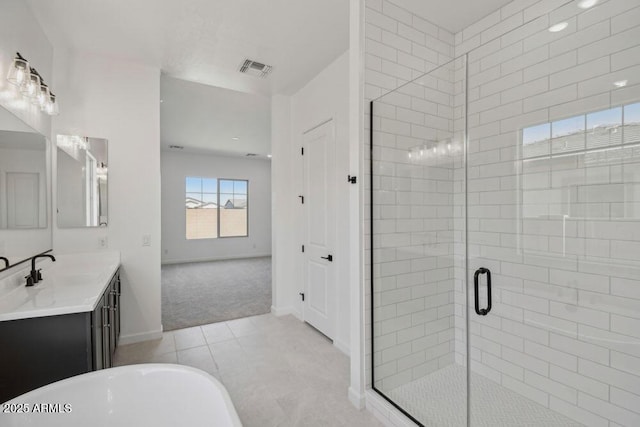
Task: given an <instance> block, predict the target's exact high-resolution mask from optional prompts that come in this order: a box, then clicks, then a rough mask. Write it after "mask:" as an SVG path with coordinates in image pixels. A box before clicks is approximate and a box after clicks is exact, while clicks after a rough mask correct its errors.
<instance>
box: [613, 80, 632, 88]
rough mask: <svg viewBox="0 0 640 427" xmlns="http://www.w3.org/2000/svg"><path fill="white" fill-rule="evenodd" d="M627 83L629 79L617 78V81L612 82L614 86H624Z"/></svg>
mask: <svg viewBox="0 0 640 427" xmlns="http://www.w3.org/2000/svg"><path fill="white" fill-rule="evenodd" d="M627 83H629V80H618V81H617V82H613V85H614V86H615V87H625V86H626V85H627Z"/></svg>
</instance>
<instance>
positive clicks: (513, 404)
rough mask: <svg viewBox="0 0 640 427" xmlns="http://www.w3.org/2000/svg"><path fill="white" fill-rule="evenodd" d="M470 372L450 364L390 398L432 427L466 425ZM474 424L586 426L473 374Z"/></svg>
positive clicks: (509, 426)
mask: <svg viewBox="0 0 640 427" xmlns="http://www.w3.org/2000/svg"><path fill="white" fill-rule="evenodd" d="M466 381H467V380H466V370H465V368H464V367H462V366H459V365H449V366H447V367H446V368H443V369H440V370H439V371H436V372H434V373H432V374H430V375H428V376H426V377H424V378H421V379H419V380H416V381H413V382H411V383H408V384H405V385H403V386H401V387H398V388H395V389H393V390H390V391H389V392H388V393H386V394H387V396H388V397H389V398H391V399H392V400H393V401H395V402H396V403H398V404H399V405H400V406H402V407H403V408H405V410H406V411H407V412H409V413H410V414H411V415H412V416H414V417H415V418H416V419H418V420H419V421H420V422H422V423H423V424H424V425H425V426H428V427H432V426H433V427H436V426H437V427H440V426H456V427H458V426H459V427H463V426H466V425H467V423H466V416H467V394H466V393H467V392H466ZM471 396H472V397H471V425H472V426H474V427H475V426H491V427H514V426H530V427H574V426H576V427H577V426H582V424H580V423H577V422H575V421H573V420H571V419H569V418H567V417H565V416H564V415H562V414H559V413H557V412H554V411H552V410H550V409H548V408H545V407H544V406H542V405H540V404H538V403H536V402H533V401H531V400H529V399H527V398H526V397H524V396H522V395H520V394H518V393H515V392H513V391H511V390H509V389H507V388H505V387H503V386H501V385H500V384H497V383H495V382H493V381H491V380H488V379H486V378H484V377H482V376H481V375H478V374H473V373H472V374H471Z"/></svg>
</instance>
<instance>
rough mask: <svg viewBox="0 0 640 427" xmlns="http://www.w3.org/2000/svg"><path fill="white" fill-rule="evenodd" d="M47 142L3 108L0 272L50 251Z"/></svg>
mask: <svg viewBox="0 0 640 427" xmlns="http://www.w3.org/2000/svg"><path fill="white" fill-rule="evenodd" d="M49 159H50V150H49V145H48V141H47V139H46V138H45V137H44V136H43V135H41V134H40V133H38V132H36V131H34V130H33V129H32V128H30V127H29V126H27V125H26V124H25V123H24V122H23V121H22V120H20V119H19V118H18V117H16V116H14V115H13V114H12V113H10V112H9V111H7V110H5V109H4V108H1V107H0V271H2V270H5V269H6V268H8V267H9V266H14V265H17V264H20V263H21V262H23V261H25V260H27V259H29V258H31V257H32V256H33V255H36V254H40V253H43V252H47V251H50V250H51V247H52V235H51V227H50V223H49V210H50V207H49V206H50V205H49V201H50V198H49V194H50V189H49V184H48V177H49V176H50V169H49V167H50V162H49Z"/></svg>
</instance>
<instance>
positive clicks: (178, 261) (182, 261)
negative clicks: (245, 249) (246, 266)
mask: <svg viewBox="0 0 640 427" xmlns="http://www.w3.org/2000/svg"><path fill="white" fill-rule="evenodd" d="M266 256H271V252H269V253H250V254H244V255H224V256H219V257H207V258H188V259H166V260H162V262H161V264H162V265H170V264H186V263H189V262H207V261H224V260H228V259H243V258H262V257H266Z"/></svg>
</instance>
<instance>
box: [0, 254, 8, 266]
mask: <svg viewBox="0 0 640 427" xmlns="http://www.w3.org/2000/svg"><path fill="white" fill-rule="evenodd" d="M0 259H1V260H2V261H4V268H9V260H8V259H7V258H6V257H3V256H0Z"/></svg>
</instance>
